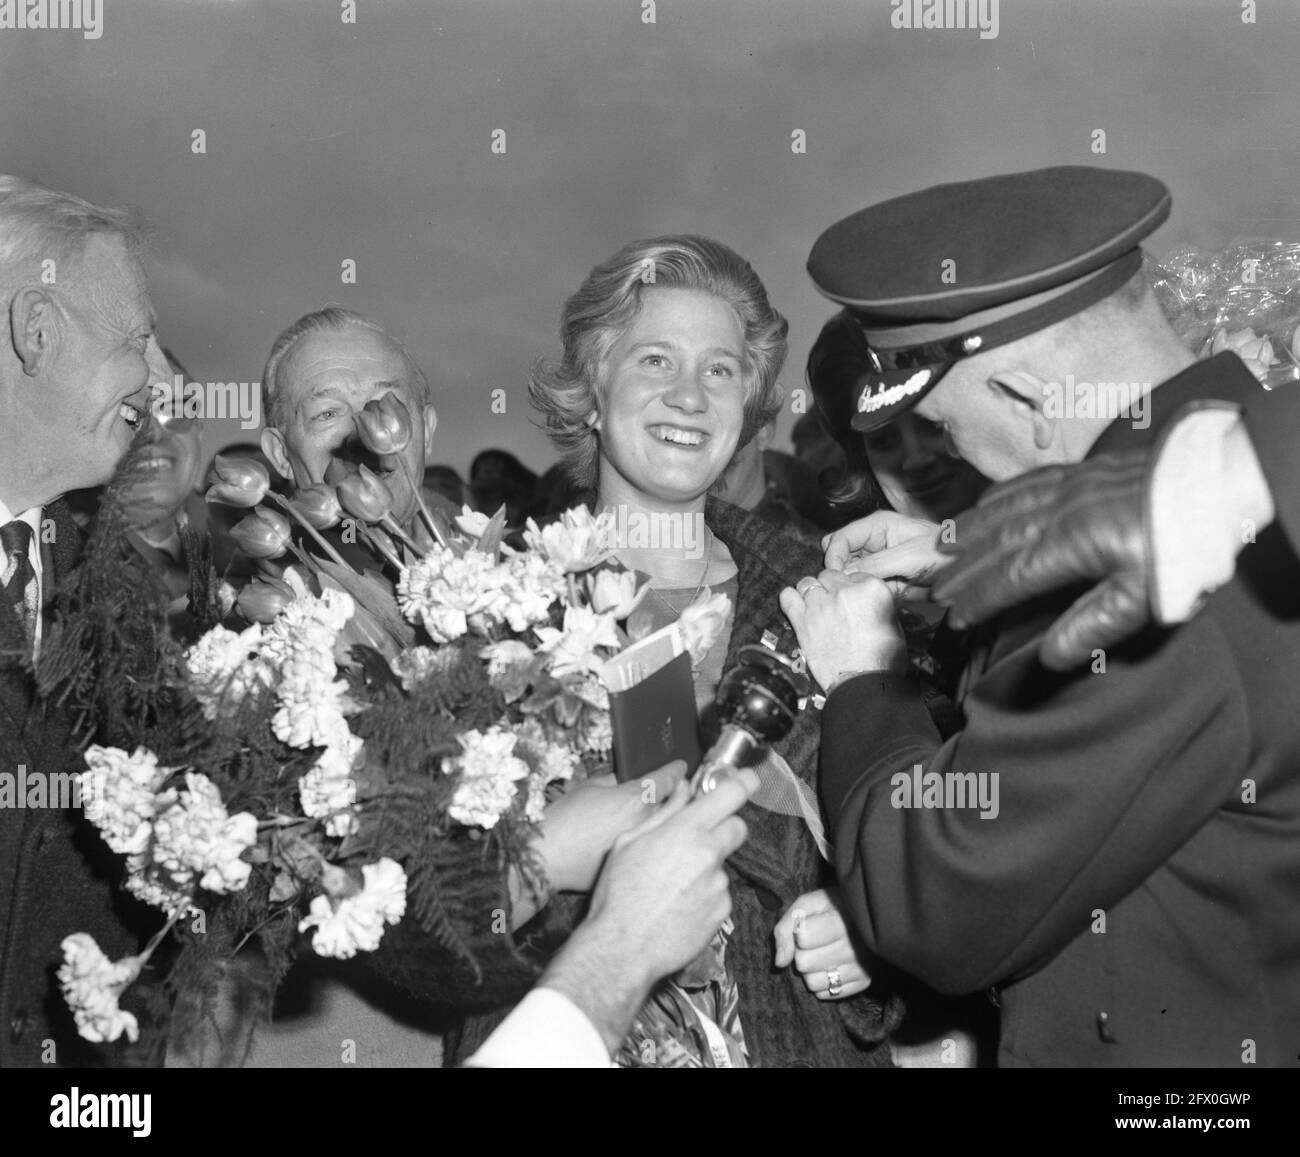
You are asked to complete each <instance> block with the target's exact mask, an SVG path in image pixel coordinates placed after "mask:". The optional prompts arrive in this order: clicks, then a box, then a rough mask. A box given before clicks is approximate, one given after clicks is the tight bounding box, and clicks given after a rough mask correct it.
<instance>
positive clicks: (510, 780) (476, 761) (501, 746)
mask: <svg viewBox="0 0 1300 1157" xmlns="http://www.w3.org/2000/svg"><path fill="white" fill-rule="evenodd" d="M456 738H457V740H458V741H459V743H460V745H461V748H462V753H461V755H459V756H458V757H456V758H454V759H451V760H449V761H448V765H449V766H448V767H447V770H448V771H449V772H458V773H459V774H460V783H459V784H458V785H457V787H456V791H455V794H454V795H453V796H452V800H451V806H450V807H449V808H448V809H447V811H448V814H449V815H450V816H451V818H452V819H454V820H456V821H457V822H458V823H462V824H467V825H469V826H471V827H479V828H493V827H495V826H496V823H497V821H498V820H499V819H500V818H501V817H502V815H504V814H505V812H506V810H507V809H508V808H509V807H510V805H511V803H513V802H514V798H515V791H516V788H515V784H516V782H517V781H519V780H521V779H527V778H528V764H526V763H525V762H524V761H523V760H522V759H520V758H519V757H518V756H517V755H515V754H514V749H515V743H516V742H517V738H516V736H515V735H514V734H513V733H512V732H510V731H507V730H505V729H504V728H502V727H491V728H489V729H488V730H487V731H485V732H480V731H477V730H473V731H467V732H466V733H465V734H464V735H458V736H457V737H456Z"/></svg>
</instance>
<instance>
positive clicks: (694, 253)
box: [528, 235, 789, 489]
mask: <svg viewBox="0 0 1300 1157" xmlns="http://www.w3.org/2000/svg"><path fill="white" fill-rule="evenodd" d="M647 289H697V290H702V291H703V292H705V293H711V294H713V295H714V296H715V297H718V298H720V299H721V300H723V301H725V302H726V303H727V304H728V305H730V306H731V308H732V309H734V310H735V311H736V315H737V316H738V317H739V318H740V323H741V326H742V327H743V329H744V341H745V349H744V365H743V375H744V385H745V391H746V396H745V420H744V424H743V426H742V427H741V433H740V442H739V443H738V445H737V449H739V448H740V447H741V446H744V445H745V444H746V443H747V442H749V440H750V439H751V438H752V437H753V436H754V435H755V434H756V433H757V432H758V431H759V430H760V429H762V427H763V426H764V425H766V424H767V423H768V422H769V421H771V419H772V418H774V417H775V416H776V415H777V413H779V412H780V409H781V401H782V397H781V387H780V386H779V385H778V384H777V380H776V379H777V375H778V374H779V373H780V372H781V367H782V365H783V364H784V363H785V355H786V333H787V332H788V330H789V325H788V324H787V322H786V320H785V318H784V317H782V316H781V314H779V313H777V311H776V310H775V309H773V308H772V305H771V303H770V302H769V301H768V300H767V290H765V289H764V288H763V283H762V282H761V281H760V280H759V279H758V274H757V273H755V272H754V270H753V268H752V267H751V266H750V264H749V262H748V261H746V260H745V259H744V258H743V257H741V256H740V255H739V254H738V253H736V252H735V251H734V250H732V249H729V248H728V247H727V246H725V245H723V244H722V243H721V242H718V241H711V240H709V239H708V238H707V237H693V236H689V235H680V236H668V237H653V238H650V239H649V240H645V241H633V242H632V243H631V244H630V245H625V246H624V247H623V248H622V249H620V250H619V251H618V252H617V253H615V254H614V256H613V257H611V258H609V259H608V260H607V261H604V262H602V263H601V264H599V265H597V266H596V267H595V268H594V269H593V270H592V271H591V272H590V273H589V274H588V275H587V278H586V280H585V281H584V282H583V283H582V285H581V286H580V287H579V289H578V292H577V293H575V294H574V295H573V296H572V297H570V298H569V300H568V301H566V302H565V303H564V313H563V315H562V316H561V319H560V340H561V341H562V343H563V353H562V354H561V355H560V356H559V357H558V358H544V359H542V360H541V361H539V362H538V363H537V365H536V366H535V367H534V368H533V372H532V375H531V377H530V379H529V383H528V394H529V398H530V399H531V401H532V404H533V407H534V408H535V409H536V410H537V411H538V413H539V414H540V415H541V417H542V422H543V425H544V426H545V429H546V432H547V434H548V435H549V437H550V439H551V441H552V442H553V443H554V444H555V446H556V448H557V449H558V450H559V451H560V454H561V456H562V458H563V462H564V468H565V470H566V471H567V473H568V474H569V476H570V478H571V479H572V480H573V481H574V483H575V484H576V485H577V486H579V487H581V488H583V489H591V488H592V487H594V486H595V484H596V474H597V463H598V455H599V434H598V433H597V431H596V429H595V428H594V427H593V425H592V422H591V419H592V415H594V414H598V413H599V412H600V404H601V391H602V389H603V387H604V384H605V383H604V375H603V372H602V371H603V369H604V362H605V360H606V359H607V358H608V356H609V353H610V351H611V350H612V348H613V346H614V344H615V342H617V341H618V339H619V337H620V336H621V335H622V333H623V332H624V331H625V330H626V329H627V327H628V326H630V325H631V324H632V322H633V320H634V319H635V318H636V315H637V312H638V311H639V310H640V308H641V295H642V294H643V293H644V292H645V291H646V290H647Z"/></svg>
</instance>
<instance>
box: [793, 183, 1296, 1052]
mask: <svg viewBox="0 0 1300 1157" xmlns="http://www.w3.org/2000/svg"><path fill="white" fill-rule="evenodd" d="M1169 206H1170V198H1169V193H1168V191H1167V190H1166V189H1165V187H1164V186H1163V185H1162V184H1161V183H1160V182H1159V181H1157V180H1154V179H1153V178H1151V177H1148V176H1144V175H1142V174H1138V173H1125V172H1116V171H1109V170H1100V169H1089V168H1056V169H1045V170H1041V171H1038V172H1032V173H1023V174H1016V175H1010V176H999V177H993V178H988V179H985V180H977V181H969V182H964V183H961V184H954V185H945V186H940V187H937V188H932V189H928V190H925V191H923V192H920V193H916V194H914V195H911V196H905V197H900V198H897V199H895V200H892V201H887V202H884V203H883V204H879V205H876V206H873V207H871V208H868V209H865V210H863V211H861V212H859V213H855V214H854V215H852V216H851V217H848V218H846V219H845V220H843V221H841V222H839V223H838V224H837V225H835V226H833V227H832V228H831V229H829V230H828V231H827V232H826V233H825V234H823V235H822V237H821V238H820V239H819V240H818V241H817V244H816V245H815V246H814V247H813V251H812V255H811V257H810V259H809V262H808V268H809V272H810V273H811V275H812V277H813V280H814V281H815V282H816V284H817V286H818V288H819V289H820V290H821V291H822V292H823V293H825V294H826V295H827V296H828V297H830V298H831V299H832V300H834V301H835V302H837V303H838V304H839V305H840V306H842V307H845V308H847V309H849V310H851V311H852V312H853V314H854V315H855V316H856V317H857V319H858V320H859V321H860V323H861V325H862V327H863V331H864V334H865V335H866V338H867V342H868V344H869V345H870V347H871V349H872V350H873V352H874V355H875V361H874V363H873V365H874V367H875V370H874V372H873V373H872V374H871V375H869V376H868V377H867V378H866V379H865V380H864V381H863V383H862V388H861V394H860V396H859V399H858V407H857V408H858V414H857V419H856V423H857V425H858V426H859V428H861V429H870V428H872V427H873V426H874V425H876V424H877V423H880V422H884V421H887V420H889V418H890V417H892V416H893V415H894V414H896V413H898V412H899V411H900V410H902V409H905V408H909V407H915V409H916V410H917V412H918V413H919V414H921V415H922V416H923V417H925V418H927V419H929V420H930V421H933V422H937V423H941V424H942V425H943V426H944V428H945V429H946V430H947V432H948V435H949V437H950V440H951V441H952V443H953V445H954V447H955V449H956V450H957V452H959V453H960V454H961V455H962V457H964V458H967V459H968V460H969V461H970V462H971V463H972V464H973V465H975V466H976V467H977V468H978V469H979V470H980V471H982V472H983V473H984V474H986V475H987V476H989V477H990V478H992V479H994V480H995V481H1005V480H1008V479H1012V478H1015V477H1018V476H1019V475H1021V474H1023V473H1025V472H1026V471H1029V470H1031V469H1034V468H1036V467H1040V466H1045V465H1053V464H1062V463H1075V462H1079V461H1082V460H1084V459H1094V458H1096V457H1098V456H1101V455H1104V454H1107V453H1109V452H1112V451H1114V452H1118V451H1126V450H1131V449H1136V448H1140V447H1144V446H1145V447H1153V446H1155V445H1156V444H1157V443H1158V442H1159V440H1160V439H1161V437H1162V433H1163V431H1164V430H1165V429H1166V427H1167V426H1168V425H1169V423H1170V421H1171V419H1172V418H1173V416H1174V415H1175V413H1176V412H1177V411H1179V410H1180V409H1182V408H1184V407H1186V406H1187V405H1188V404H1189V403H1192V404H1194V405H1196V406H1198V407H1201V408H1204V409H1208V410H1211V411H1217V412H1218V414H1219V418H1220V420H1221V421H1223V422H1233V421H1236V420H1237V415H1238V411H1239V408H1240V407H1241V405H1242V403H1244V402H1248V401H1249V400H1250V399H1251V398H1252V396H1253V395H1255V393H1256V392H1257V391H1258V390H1260V388H1261V387H1260V386H1259V385H1258V384H1257V383H1256V381H1255V379H1254V377H1253V376H1252V375H1251V373H1250V372H1249V370H1247V368H1246V367H1245V365H1244V364H1243V363H1242V362H1240V361H1239V360H1238V359H1237V358H1236V357H1235V356H1234V355H1232V354H1220V355H1218V356H1217V357H1213V358H1210V359H1208V360H1205V361H1200V362H1197V361H1195V360H1194V359H1193V358H1192V357H1191V355H1190V354H1189V353H1188V352H1187V351H1186V349H1185V348H1184V347H1183V346H1182V344H1181V343H1180V342H1179V340H1178V338H1177V336H1176V335H1175V334H1174V332H1173V331H1172V330H1171V329H1170V327H1169V326H1168V324H1167V323H1166V322H1165V320H1164V317H1163V315H1162V314H1161V311H1160V309H1159V307H1158V305H1157V303H1156V301H1155V300H1154V296H1153V294H1152V292H1151V290H1150V288H1149V286H1148V285H1147V282H1146V279H1145V275H1144V273H1143V272H1142V269H1141V260H1142V258H1141V253H1140V250H1139V248H1138V247H1139V244H1140V242H1141V241H1142V239H1143V238H1144V237H1145V236H1147V235H1148V234H1150V233H1151V232H1152V231H1153V230H1154V229H1155V228H1156V227H1157V226H1158V225H1159V224H1160V223H1161V222H1162V221H1163V220H1164V219H1165V217H1166V216H1167V215H1168V212H1169ZM1121 387H1122V388H1121ZM1210 444H1211V443H1210V442H1208V441H1207V443H1206V445H1207V446H1209V445H1210ZM1120 489H1122V488H1117V493H1118V492H1120ZM1185 514H1186V517H1187V518H1188V519H1189V520H1196V519H1198V518H1199V517H1200V512H1199V511H1198V509H1196V508H1195V507H1194V506H1193V507H1189V508H1188V509H1187V510H1186V511H1185ZM1205 525H1206V526H1207V528H1208V527H1209V525H1210V523H1209V522H1208V521H1207V523H1206V524H1205ZM956 533H957V536H958V539H960V535H961V526H960V523H959V524H958V526H957V528H956ZM939 537H940V528H938V527H935V526H933V525H931V524H926V523H918V522H916V521H914V520H905V519H901V518H900V517H899V516H897V515H889V514H878V515H874V516H872V517H871V518H870V519H866V520H863V521H862V522H860V523H857V524H854V526H852V527H849V528H846V529H845V530H843V531H840V532H837V534H836V535H833V536H832V537H831V539H830V540H828V543H829V545H828V551H827V566H828V569H827V570H825V571H823V572H822V574H821V575H820V576H819V577H818V578H805V579H803V580H801V581H800V583H799V588H798V590H797V591H795V590H787V591H785V592H783V594H782V606H783V608H784V609H785V610H786V613H787V614H788V615H789V616H790V618H791V620H792V623H793V625H794V627H795V629H796V631H797V632H798V635H799V639H800V643H801V645H802V647H803V650H804V653H805V655H806V656H807V658H808V662H809V667H810V669H811V671H812V673H813V675H814V676H815V677H816V678H817V679H818V681H819V682H820V683H821V684H822V686H823V688H824V689H825V690H826V692H827V693H828V698H827V701H826V705H825V710H824V714H823V738H822V757H821V758H822V764H821V791H822V799H823V803H824V805H825V807H826V810H827V814H828V818H829V820H830V822H831V824H832V825H833V830H834V832H835V848H836V867H837V870H838V872H839V875H840V880H841V884H842V886H843V888H844V892H845V896H846V902H847V904H848V906H849V909H850V912H851V915H852V917H853V920H854V923H855V924H856V926H857V929H858V931H859V932H860V933H861V934H862V935H863V936H864V937H865V938H866V940H867V942H868V944H869V945H870V946H871V947H872V948H873V949H874V950H875V951H876V952H878V953H879V954H880V955H881V956H882V957H884V958H886V959H888V960H890V961H892V962H893V963H895V964H897V965H899V966H901V967H902V968H904V969H906V970H908V971H909V972H912V973H914V974H915V975H917V976H918V977H920V978H921V979H922V980H925V981H927V982H928V983H930V984H931V985H933V986H935V987H936V988H938V989H940V990H942V991H947V992H954V993H958V992H974V991H980V990H988V991H989V992H990V994H991V996H992V997H993V998H994V999H995V1000H996V1001H998V1002H1000V1006H1001V1011H1002V1039H1001V1044H1000V1060H1001V1063H1003V1064H1006V1065H1097V1066H1136V1065H1179V1066H1182V1065H1204V1066H1225V1067H1226V1066H1236V1065H1241V1064H1261V1065H1296V1064H1297V1062H1298V1061H1300V728H1297V727H1296V725H1295V713H1296V699H1295V695H1296V687H1297V686H1300V590H1298V589H1297V588H1296V585H1295V584H1294V582H1293V581H1291V576H1293V573H1294V567H1295V565H1296V559H1295V556H1294V554H1293V548H1292V546H1290V545H1289V544H1288V542H1287V539H1286V537H1285V536H1284V535H1283V533H1282V532H1281V529H1280V528H1278V527H1276V526H1273V527H1269V528H1268V529H1267V530H1264V531H1262V532H1261V533H1260V534H1259V536H1258V539H1257V541H1256V542H1255V544H1254V545H1253V546H1252V547H1251V549H1250V550H1249V551H1247V552H1245V553H1244V554H1243V555H1242V556H1241V559H1240V562H1239V563H1238V566H1237V569H1236V572H1235V575H1234V577H1232V578H1231V579H1230V580H1229V581H1227V582H1226V583H1225V584H1224V585H1223V586H1221V587H1220V588H1219V589H1218V590H1217V591H1216V592H1215V593H1214V594H1213V595H1212V596H1211V597H1210V598H1209V600H1208V602H1207V603H1206V605H1205V607H1204V609H1203V610H1202V611H1201V613H1200V614H1199V615H1198V616H1197V617H1195V618H1194V619H1193V620H1192V621H1191V622H1189V623H1187V624H1186V625H1185V626H1183V627H1181V628H1179V629H1177V630H1172V631H1171V630H1164V629H1161V628H1159V627H1156V626H1149V627H1147V628H1146V629H1145V630H1143V631H1141V632H1140V633H1138V634H1137V635H1136V636H1134V637H1132V638H1130V639H1129V640H1127V641H1125V642H1123V643H1119V644H1117V645H1115V646H1114V647H1112V648H1110V649H1109V650H1107V651H1105V652H1101V651H1098V652H1095V653H1094V655H1093V661H1092V663H1091V664H1090V665H1089V666H1088V667H1085V668H1083V669H1081V670H1080V669H1076V670H1073V671H1070V672H1059V671H1053V670H1048V669H1047V668H1046V667H1044V666H1043V665H1042V664H1041V662H1040V659H1039V642H1040V641H1041V639H1042V637H1043V634H1044V632H1045V631H1046V630H1047V629H1048V628H1049V626H1050V624H1051V623H1052V622H1053V620H1054V619H1055V618H1056V617H1057V616H1058V615H1059V614H1060V613H1061V611H1062V610H1063V609H1064V608H1067V607H1069V606H1070V604H1071V603H1072V602H1073V601H1074V599H1075V598H1076V597H1077V596H1078V595H1079V593H1080V590H1081V589H1086V586H1085V587H1084V588H1080V587H1077V586H1076V587H1074V588H1073V589H1069V590H1066V591H1064V592H1062V593H1061V594H1060V595H1059V596H1057V595H1055V594H1053V595H1046V596H1043V597H1040V598H1038V599H1036V600H1034V601H1032V602H1030V603H1028V604H1025V605H1023V606H1021V607H1018V608H1014V609H1012V610H1010V611H1008V612H1006V613H1005V614H1003V615H1001V616H1000V617H999V618H998V619H996V620H994V621H993V622H992V623H991V624H989V625H988V626H987V627H986V628H984V629H983V630H982V631H981V633H980V634H979V635H977V636H976V638H975V640H974V647H973V658H972V660H971V662H970V663H969V665H968V667H967V670H966V672H965V675H964V678H963V692H962V704H961V706H962V709H963V718H964V726H963V729H962V730H960V731H958V732H957V733H956V734H955V735H952V736H950V737H949V738H947V739H946V740H943V739H941V737H940V735H939V734H938V732H937V731H936V729H935V727H934V725H933V723H932V722H931V720H930V718H929V715H928V714H927V712H926V709H925V707H924V705H923V704H922V701H921V698H920V695H919V693H918V689H917V688H916V687H915V686H914V685H913V684H912V682H911V681H910V679H909V677H908V675H907V673H906V672H907V663H906V652H905V648H904V644H903V640H902V637H901V635H900V634H899V631H898V628H897V626H896V625H895V622H894V613H893V598H892V595H891V588H890V586H889V585H886V582H885V581H882V580H890V581H891V583H892V584H893V585H894V586H895V587H897V586H898V585H900V584H901V585H905V586H911V587H917V586H924V585H926V584H927V583H928V582H929V580H930V577H931V576H932V574H933V573H934V572H935V571H936V570H937V569H938V568H939V567H940V566H941V565H942V559H941V556H940V555H939V554H938V551H937V539H938V538H939ZM1283 576H1285V577H1283ZM990 803H991V804H992V806H989V805H990ZM803 947H804V949H805V951H808V952H810V953H815V952H816V951H817V950H818V949H817V945H816V944H805V945H803ZM826 967H827V969H828V970H834V968H835V967H836V962H835V961H831V960H828V961H826Z"/></svg>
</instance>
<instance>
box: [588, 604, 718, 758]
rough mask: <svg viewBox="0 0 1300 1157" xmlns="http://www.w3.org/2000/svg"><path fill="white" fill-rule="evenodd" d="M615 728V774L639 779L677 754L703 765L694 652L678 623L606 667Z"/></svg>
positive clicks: (627, 650) (612, 723)
mask: <svg viewBox="0 0 1300 1157" xmlns="http://www.w3.org/2000/svg"><path fill="white" fill-rule="evenodd" d="M602 677H603V678H604V681H605V686H606V687H607V688H608V689H609V718H610V726H611V729H612V730H613V732H614V775H615V778H616V779H618V781H619V782H620V783H625V782H627V781H628V780H630V779H638V778H640V777H641V776H643V775H646V774H647V773H649V772H651V771H655V770H656V769H657V768H660V767H663V765H664V764H665V763H670V762H671V761H672V760H674V759H682V760H685V761H686V773H687V775H688V776H689V775H690V774H691V773H692V772H694V771H695V769H696V768H697V767H698V766H699V763H700V760H701V758H703V752H702V751H701V748H700V736H699V718H698V714H697V712H696V708H695V680H694V678H693V677H692V675H691V656H690V652H689V651H688V650H687V649H686V644H685V642H684V641H683V639H682V634H681V631H680V629H679V628H678V626H677V624H676V623H670V624H669V625H668V626H666V627H664V628H663V629H662V630H659V631H655V632H654V634H652V635H647V636H646V637H645V638H644V639H641V640H640V641H639V642H636V643H633V644H632V645H631V646H630V647H628V648H626V649H625V650H623V651H620V652H619V654H617V655H615V656H614V658H612V659H611V660H610V661H609V662H608V663H606V664H605V667H604V670H603V671H602Z"/></svg>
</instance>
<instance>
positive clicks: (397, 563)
mask: <svg viewBox="0 0 1300 1157" xmlns="http://www.w3.org/2000/svg"><path fill="white" fill-rule="evenodd" d="M358 525H360V523H358ZM361 536H362V537H363V538H364V539H365V540H366V543H367V544H368V545H369V546H370V547H371V548H372V549H373V550H377V551H379V553H380V554H382V555H383V556H384V558H385V559H387V560H388V563H389V565H391V566H392V567H393V568H394V569H395V570H397V571H399V572H400V571H401V570H403V569H404V568H405V566H406V564H405V563H404V562H402V560H401V559H400V558H398V557H397V555H395V554H394V553H393V552H392V551H391V550H389V549H388V547H386V546H385V545H384V544H383V543H382V542H380V540H379V539H378V538H377V537H376V536H375V535H374V534H372V533H371V532H370V529H369V528H368V527H364V526H363V527H362V528H361Z"/></svg>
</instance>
